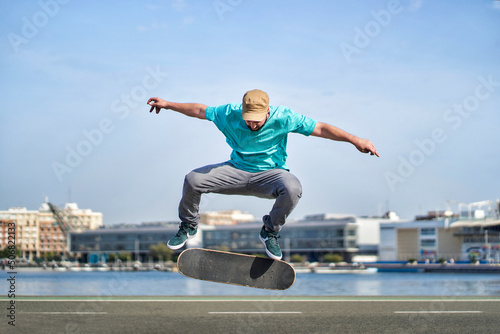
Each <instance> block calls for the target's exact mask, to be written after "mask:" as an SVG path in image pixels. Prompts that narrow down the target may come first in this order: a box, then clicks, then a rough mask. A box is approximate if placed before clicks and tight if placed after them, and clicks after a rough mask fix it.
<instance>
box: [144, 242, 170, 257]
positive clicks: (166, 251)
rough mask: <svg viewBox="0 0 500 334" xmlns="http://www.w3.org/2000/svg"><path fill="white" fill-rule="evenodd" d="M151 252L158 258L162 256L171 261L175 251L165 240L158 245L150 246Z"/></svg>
mask: <svg viewBox="0 0 500 334" xmlns="http://www.w3.org/2000/svg"><path fill="white" fill-rule="evenodd" d="M149 254H151V256H152V257H153V258H154V259H156V260H158V259H160V257H161V258H162V259H163V260H164V261H171V260H172V255H174V251H173V250H171V249H170V248H168V247H167V245H165V244H164V243H163V242H159V243H157V244H156V245H153V246H151V247H149Z"/></svg>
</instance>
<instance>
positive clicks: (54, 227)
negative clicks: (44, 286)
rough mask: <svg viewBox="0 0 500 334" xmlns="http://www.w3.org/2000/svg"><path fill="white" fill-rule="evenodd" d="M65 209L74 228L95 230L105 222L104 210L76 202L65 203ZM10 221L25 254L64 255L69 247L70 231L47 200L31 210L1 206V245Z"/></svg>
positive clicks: (33, 256)
mask: <svg viewBox="0 0 500 334" xmlns="http://www.w3.org/2000/svg"><path fill="white" fill-rule="evenodd" d="M62 213H63V214H64V215H65V216H66V217H69V219H71V222H72V225H73V226H74V227H75V231H84V230H94V229H98V228H99V227H100V226H102V213H100V212H93V211H92V210H90V209H79V208H78V205H77V204H76V203H66V205H65V207H64V209H63V210H62ZM9 223H14V224H15V228H14V235H15V243H16V246H17V247H18V249H20V251H21V257H23V258H30V259H33V258H35V257H41V256H44V255H46V254H47V253H49V252H50V253H52V254H54V255H63V254H64V253H67V252H68V251H69V248H68V243H67V233H68V232H69V231H63V230H62V229H61V226H60V225H59V224H58V222H57V219H56V217H55V216H54V214H53V213H52V211H51V210H50V208H49V205H48V204H47V203H43V204H42V205H41V207H40V208H39V209H38V210H28V209H27V208H24V207H20V208H9V209H8V210H0V225H1V226H2V229H1V235H0V248H2V249H3V248H5V247H6V246H7V245H8V233H7V230H6V229H5V227H6V226H8V225H9ZM11 225H12V224H11Z"/></svg>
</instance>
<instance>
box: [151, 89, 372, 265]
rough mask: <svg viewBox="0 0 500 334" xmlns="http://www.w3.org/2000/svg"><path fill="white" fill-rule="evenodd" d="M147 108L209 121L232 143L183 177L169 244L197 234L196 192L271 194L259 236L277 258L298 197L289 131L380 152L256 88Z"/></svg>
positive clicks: (154, 101)
mask: <svg viewBox="0 0 500 334" xmlns="http://www.w3.org/2000/svg"><path fill="white" fill-rule="evenodd" d="M148 104H149V105H150V106H151V110H150V112H152V111H153V110H154V109H156V113H157V114H158V113H159V112H160V110H161V109H171V110H174V111H177V112H179V113H181V114H184V115H186V116H190V117H196V118H199V119H206V120H209V121H212V122H214V124H215V125H216V126H217V128H218V129H219V130H220V131H221V132H222V133H223V134H224V135H225V136H226V142H227V143H228V144H229V146H230V147H231V148H232V150H233V151H232V153H231V158H230V160H229V161H227V162H223V163H219V164H215V165H208V166H205V167H201V168H198V169H195V170H193V171H192V172H190V173H189V174H188V175H186V178H185V180H184V187H183V192H182V199H181V201H180V204H179V218H180V220H181V223H180V227H179V231H178V232H177V234H176V235H175V236H174V237H172V238H171V239H170V240H169V241H168V247H169V248H170V249H179V248H181V247H182V246H184V244H185V243H186V241H187V240H188V239H190V238H192V237H194V236H195V235H196V232H197V229H198V222H199V220H200V215H199V212H198V210H199V204H200V200H201V195H202V194H205V193H219V194H227V195H247V196H256V197H261V198H269V199H275V202H274V205H273V207H272V209H271V211H270V212H269V214H268V215H265V216H264V217H263V223H264V225H263V226H262V229H261V231H260V233H259V238H260V240H261V241H262V243H263V244H264V245H265V248H266V253H267V255H268V256H269V257H271V258H273V259H281V257H282V253H281V249H280V246H279V242H278V233H279V231H280V230H281V228H282V226H283V225H284V224H285V220H286V218H287V217H288V215H289V214H290V213H291V212H292V210H293V209H294V208H295V206H296V205H297V203H298V201H299V199H300V197H301V196H302V186H301V184H300V182H299V180H298V179H297V178H296V177H295V176H294V175H293V174H292V173H290V172H289V170H288V167H287V165H286V158H287V153H286V144H287V136H288V133H290V132H295V133H300V134H303V135H306V136H309V135H312V136H317V137H322V138H327V139H331V140H335V141H345V142H349V143H351V144H353V145H354V146H355V147H356V148H357V149H358V150H359V151H360V152H363V153H370V154H371V155H376V156H377V157H378V156H379V155H378V153H377V150H376V149H375V146H373V144H372V143H371V142H370V141H369V140H367V139H361V138H359V137H356V136H354V135H351V134H349V133H347V132H345V131H343V130H341V129H339V128H336V127H334V126H332V125H329V124H326V123H320V122H316V121H315V120H313V119H311V118H309V117H306V116H303V115H300V114H298V113H295V112H294V111H292V110H291V109H289V108H286V107H283V106H277V107H273V106H269V97H268V95H267V93H265V92H263V91H261V90H258V89H255V90H251V91H248V92H246V93H245V95H244V96H243V101H242V103H241V104H226V105H221V106H217V107H208V106H206V105H204V104H198V103H175V102H168V101H165V100H162V99H160V98H158V97H152V98H150V99H149V100H148Z"/></svg>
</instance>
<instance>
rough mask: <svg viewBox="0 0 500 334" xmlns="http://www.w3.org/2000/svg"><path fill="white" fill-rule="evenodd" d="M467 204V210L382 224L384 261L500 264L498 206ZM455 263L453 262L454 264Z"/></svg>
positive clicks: (485, 203) (382, 258)
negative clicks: (482, 262)
mask: <svg viewBox="0 0 500 334" xmlns="http://www.w3.org/2000/svg"><path fill="white" fill-rule="evenodd" d="M493 204H494V202H493V201H483V202H476V203H471V204H463V203H461V206H460V207H459V209H461V208H463V206H466V207H467V210H464V211H462V210H460V211H459V213H456V214H455V213H453V212H452V211H450V210H446V211H442V212H429V214H428V215H426V216H417V217H416V219H415V220H412V221H408V222H405V223H400V224H394V223H391V222H386V223H382V224H380V248H379V257H380V260H381V261H408V260H410V259H415V260H423V261H425V260H428V261H439V259H444V260H447V261H470V260H474V259H476V260H483V261H488V262H490V261H495V262H500V219H499V210H498V209H499V208H500V207H498V204H497V206H496V208H495V205H493ZM452 259H453V260H452Z"/></svg>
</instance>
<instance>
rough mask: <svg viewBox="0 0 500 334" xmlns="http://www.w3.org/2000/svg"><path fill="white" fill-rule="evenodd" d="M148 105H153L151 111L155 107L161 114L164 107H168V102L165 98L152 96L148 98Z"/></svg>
mask: <svg viewBox="0 0 500 334" xmlns="http://www.w3.org/2000/svg"><path fill="white" fill-rule="evenodd" d="M148 105H150V106H151V109H150V110H149V112H152V111H153V109H156V113H157V114H159V113H160V110H161V109H162V108H164V109H168V103H167V101H165V100H162V99H160V98H159V97H152V98H150V99H149V100H148Z"/></svg>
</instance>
